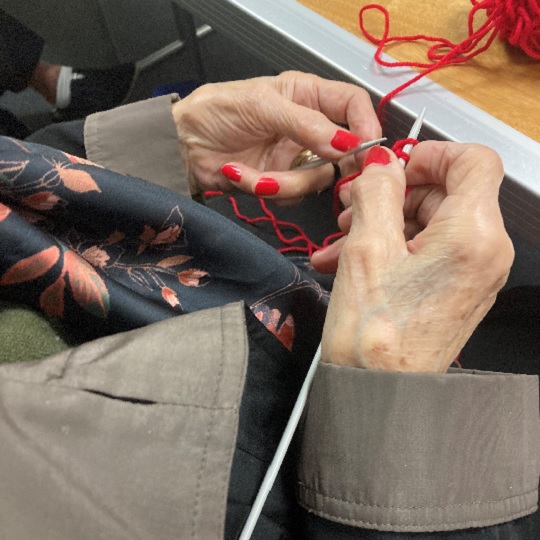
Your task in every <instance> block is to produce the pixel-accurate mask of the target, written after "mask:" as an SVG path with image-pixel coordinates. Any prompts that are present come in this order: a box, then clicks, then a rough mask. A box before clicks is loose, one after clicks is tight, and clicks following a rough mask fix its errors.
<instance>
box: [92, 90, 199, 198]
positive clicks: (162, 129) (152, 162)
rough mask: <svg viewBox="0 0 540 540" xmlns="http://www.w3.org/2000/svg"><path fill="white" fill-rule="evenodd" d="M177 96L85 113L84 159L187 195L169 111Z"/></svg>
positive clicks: (187, 186) (183, 172) (185, 178)
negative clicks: (85, 156)
mask: <svg viewBox="0 0 540 540" xmlns="http://www.w3.org/2000/svg"><path fill="white" fill-rule="evenodd" d="M178 99H179V98H178V96H177V95H175V94H171V95H168V96H160V97H157V98H153V99H148V100H146V101H139V102H136V103H130V104H129V105H124V106H122V107H118V108H117V109H113V110H110V111H105V112H100V113H96V114H93V115H91V116H89V117H88V118H87V120H86V122H85V126H84V142H85V147H86V154H87V157H88V159H89V160H91V161H93V162H95V163H97V164H99V165H102V166H103V167H105V168H107V169H110V170H112V171H115V172H119V173H122V174H127V175H129V176H136V177H138V178H143V179H144V180H149V181H150V182H153V183H155V184H158V185H160V186H163V187H166V188H167V189H170V190H172V191H175V192H177V193H180V194H181V195H185V196H187V197H189V196H190V192H189V184H188V180H187V174H186V169H185V167H184V164H183V163H182V160H181V158H180V153H179V150H178V137H177V133H176V127H175V125H174V121H173V117H172V111H171V107H172V104H174V103H176V102H177V101H178Z"/></svg>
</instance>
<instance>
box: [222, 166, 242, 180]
mask: <svg viewBox="0 0 540 540" xmlns="http://www.w3.org/2000/svg"><path fill="white" fill-rule="evenodd" d="M221 174H223V176H226V177H227V178H228V179H229V180H232V181H233V182H240V180H241V179H242V173H241V172H240V169H239V168H238V167H235V166H234V165H223V167H221Z"/></svg>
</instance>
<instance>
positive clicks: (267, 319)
mask: <svg viewBox="0 0 540 540" xmlns="http://www.w3.org/2000/svg"><path fill="white" fill-rule="evenodd" d="M255 317H257V319H259V321H261V322H262V323H263V324H264V326H265V327H266V329H267V330H269V331H270V332H272V334H274V336H276V337H277V338H278V339H279V341H281V343H282V344H283V345H284V346H285V347H286V348H287V349H288V350H289V351H290V350H292V346H293V341H294V319H293V317H292V315H291V314H289V315H287V317H286V318H285V320H284V321H283V322H282V323H281V325H279V326H278V324H279V321H280V319H281V312H280V311H279V309H272V310H270V309H269V308H268V306H266V305H264V304H263V306H262V307H261V308H260V309H259V310H258V311H257V312H255Z"/></svg>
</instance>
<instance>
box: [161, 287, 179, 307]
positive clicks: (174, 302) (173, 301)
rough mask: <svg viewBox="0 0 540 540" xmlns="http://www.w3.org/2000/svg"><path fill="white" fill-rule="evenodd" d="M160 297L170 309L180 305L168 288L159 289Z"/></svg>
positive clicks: (174, 294)
mask: <svg viewBox="0 0 540 540" xmlns="http://www.w3.org/2000/svg"><path fill="white" fill-rule="evenodd" d="M161 295H162V296H163V298H164V299H165V300H166V301H167V303H169V304H170V305H171V306H172V307H175V306H178V305H179V304H180V300H178V296H177V295H176V293H175V292H174V291H173V290H172V289H170V288H169V287H161Z"/></svg>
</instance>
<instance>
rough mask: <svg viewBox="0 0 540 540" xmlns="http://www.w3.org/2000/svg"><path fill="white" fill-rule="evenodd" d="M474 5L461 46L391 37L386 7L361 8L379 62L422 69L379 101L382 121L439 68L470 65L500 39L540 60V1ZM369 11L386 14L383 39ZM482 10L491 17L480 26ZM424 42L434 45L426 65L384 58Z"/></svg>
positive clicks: (475, 1) (475, 0)
mask: <svg viewBox="0 0 540 540" xmlns="http://www.w3.org/2000/svg"><path fill="white" fill-rule="evenodd" d="M471 3H472V5H473V7H472V9H471V11H470V12H469V15H468V19H467V28H468V36H467V37H466V38H465V39H464V40H463V41H461V42H460V43H453V42H452V41H450V40H448V39H446V38H443V37H436V36H429V35H425V34H416V35H411V36H394V37H391V36H390V14H389V13H388V10H387V9H386V8H385V7H384V6H381V5H379V4H368V5H366V6H364V7H362V8H361V9H360V11H359V13H358V24H359V27H360V30H361V31H362V33H363V34H364V36H365V37H366V39H368V40H369V41H370V42H371V43H373V44H374V45H376V46H377V50H376V51H375V61H376V62H377V63H378V64H379V65H381V66H385V67H412V68H417V69H420V70H421V71H420V73H418V74H417V75H416V76H414V77H413V78H412V79H410V80H409V81H407V82H405V83H403V84H401V85H400V86H398V87H397V88H395V89H394V90H392V91H391V92H389V93H388V94H386V96H384V97H383V98H382V99H381V100H380V101H379V104H378V106H377V113H378V115H379V119H381V118H382V112H383V109H384V106H385V105H386V104H387V103H388V102H389V101H391V100H392V99H393V98H394V97H395V96H397V95H398V94H399V93H401V92H402V91H403V90H405V89H406V88H408V87H409V86H411V85H413V84H414V83H415V82H417V81H419V80H420V79H422V78H423V77H425V76H427V75H429V74H430V73H432V72H434V71H436V70H438V69H441V68H443V67H446V66H450V65H455V64H464V63H465V62H468V61H469V60H471V59H472V58H474V57H475V56H478V55H479V54H481V53H483V52H484V51H486V50H487V49H489V47H490V46H491V44H492V43H493V41H494V40H495V38H497V37H499V39H501V40H506V41H508V42H509V43H510V44H511V45H513V46H514V47H518V48H520V49H521V50H522V51H523V52H525V53H526V54H527V55H528V56H530V57H531V58H534V59H536V60H540V0H471ZM369 10H376V11H379V12H380V13H381V14H382V15H383V31H382V35H381V37H375V36H374V35H373V34H372V33H371V32H370V31H369V30H368V29H367V28H366V25H365V21H364V16H365V13H366V12H367V11H369ZM481 11H485V12H486V16H487V18H486V20H485V21H484V22H483V23H482V24H480V25H478V24H477V15H478V13H479V12H481ZM422 41H425V42H428V43H433V45H431V46H430V47H429V48H428V50H427V53H426V57H427V61H426V62H413V61H398V60H394V61H388V60H384V59H383V58H382V54H383V50H384V49H385V48H386V47H388V46H389V45H392V44H396V43H403V42H422Z"/></svg>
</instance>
